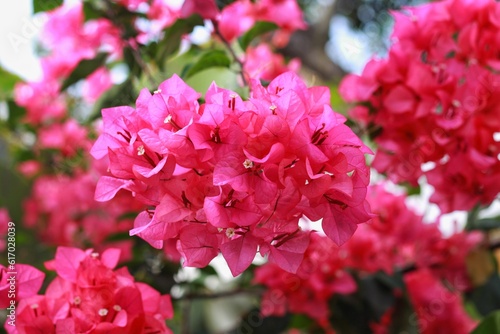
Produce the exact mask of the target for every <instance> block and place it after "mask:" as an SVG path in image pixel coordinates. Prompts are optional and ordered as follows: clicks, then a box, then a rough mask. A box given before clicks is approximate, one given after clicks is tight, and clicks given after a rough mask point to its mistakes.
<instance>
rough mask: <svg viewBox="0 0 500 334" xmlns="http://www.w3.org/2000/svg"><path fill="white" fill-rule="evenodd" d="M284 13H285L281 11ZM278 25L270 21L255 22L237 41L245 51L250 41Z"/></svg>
mask: <svg viewBox="0 0 500 334" xmlns="http://www.w3.org/2000/svg"><path fill="white" fill-rule="evenodd" d="M283 14H285V13H283ZM277 28H278V26H277V25H276V24H275V23H272V22H265V21H259V22H256V23H255V25H254V26H253V27H252V29H250V30H248V31H247V32H246V33H245V34H244V35H243V36H241V37H240V38H239V39H238V43H239V44H240V47H241V49H242V50H244V51H246V49H247V47H248V46H249V45H250V43H252V41H253V40H254V39H255V38H256V37H258V36H260V35H262V34H265V33H267V32H270V31H273V30H276V29H277Z"/></svg>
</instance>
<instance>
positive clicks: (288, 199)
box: [91, 72, 370, 275]
mask: <svg viewBox="0 0 500 334" xmlns="http://www.w3.org/2000/svg"><path fill="white" fill-rule="evenodd" d="M199 97H200V94H198V93H196V92H195V91H194V90H193V89H192V88H191V87H189V86H188V85H186V84H185V83H184V82H183V81H182V80H181V79H180V78H179V77H177V76H176V75H174V76H173V77H172V78H170V79H168V80H166V81H164V82H163V83H162V84H160V86H159V89H158V90H157V91H155V92H154V93H153V94H151V93H150V92H149V91H148V90H147V89H144V90H142V91H141V93H140V95H139V98H138V99H137V102H136V108H135V109H134V108H132V107H116V108H109V109H104V110H103V112H102V113H103V133H102V134H101V135H100V137H99V138H98V140H97V142H96V143H95V145H94V146H93V148H92V150H91V154H92V155H93V156H94V157H95V158H97V159H100V158H103V157H106V156H107V157H108V158H109V161H110V163H109V172H110V176H104V177H102V178H101V179H100V180H99V183H98V185H97V189H96V196H95V197H96V199H97V200H99V201H106V200H109V199H111V198H113V197H114V196H115V195H116V193H117V192H118V191H119V190H120V189H125V190H128V191H130V192H132V193H133V194H134V196H135V197H136V198H137V199H138V200H140V201H141V202H143V203H144V204H146V205H148V206H150V207H151V208H150V209H148V210H146V211H144V212H142V213H141V214H139V216H138V217H137V218H136V220H135V227H134V229H132V230H131V232H130V233H131V234H132V235H139V236H140V237H142V238H143V239H145V240H146V241H148V242H149V243H150V244H151V245H153V246H154V247H157V248H161V247H165V248H166V249H167V253H172V252H173V253H175V252H176V251H178V252H180V254H182V256H183V257H184V259H185V265H187V266H197V267H203V266H206V265H207V264H208V263H209V262H210V261H211V260H212V259H213V258H214V257H215V256H216V255H217V254H218V253H219V250H220V251H221V252H222V254H223V256H224V257H225V259H226V260H227V262H228V264H229V267H230V269H231V271H232V273H233V274H234V275H237V274H239V273H241V272H242V271H243V270H244V269H245V268H247V267H248V266H249V265H250V263H251V262H252V260H253V258H254V256H255V254H256V251H257V250H259V252H260V253H261V254H262V255H268V256H269V259H270V261H273V262H276V263H277V264H278V265H279V266H280V267H282V268H284V269H285V270H288V271H291V272H294V271H296V270H297V267H298V265H299V264H300V262H301V260H302V257H303V254H304V251H305V249H306V248H307V245H308V242H309V233H307V232H305V231H302V229H301V228H300V227H299V226H298V222H299V219H300V218H301V217H308V218H309V219H311V220H319V219H321V218H323V222H322V226H323V230H324V232H325V233H326V234H327V235H328V236H329V237H330V238H331V239H332V240H333V241H335V242H336V243H337V244H342V243H344V242H345V241H347V240H348V239H349V238H350V237H351V235H352V234H353V232H354V231H355V230H356V228H357V225H358V224H359V223H362V222H365V221H367V220H368V219H369V218H370V214H369V206H368V204H367V202H366V200H365V196H366V189H367V185H368V182H369V169H368V167H367V166H366V162H365V156H364V155H365V154H366V153H370V150H369V149H368V148H367V147H366V146H365V145H364V144H363V143H362V142H361V141H360V140H359V138H357V137H356V135H355V134H354V133H353V132H352V131H351V130H350V129H349V128H348V127H347V126H346V125H344V124H343V123H344V121H345V118H344V117H343V116H341V115H339V114H337V113H335V112H334V111H333V110H332V109H331V107H330V106H329V101H330V96H329V90H328V88H326V87H312V88H307V87H306V85H305V84H304V82H303V81H302V80H301V79H299V78H298V77H297V76H296V75H295V74H294V73H291V72H288V73H285V74H282V75H280V76H279V77H277V78H276V79H275V80H273V81H272V82H271V83H270V84H269V86H268V87H267V88H265V87H263V86H262V85H261V84H260V83H259V82H257V81H255V82H254V83H253V87H252V94H251V97H250V99H249V101H244V100H242V99H241V98H240V97H239V96H238V95H237V94H236V93H234V92H232V91H229V90H226V89H223V88H220V87H217V86H216V85H215V84H212V85H211V86H210V88H209V89H208V91H207V93H206V95H205V103H203V104H202V105H200V104H199V102H198V98H199Z"/></svg>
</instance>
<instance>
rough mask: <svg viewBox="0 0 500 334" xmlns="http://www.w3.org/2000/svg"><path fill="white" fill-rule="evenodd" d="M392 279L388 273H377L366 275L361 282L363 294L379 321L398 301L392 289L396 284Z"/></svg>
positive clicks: (376, 319) (360, 287)
mask: <svg viewBox="0 0 500 334" xmlns="http://www.w3.org/2000/svg"><path fill="white" fill-rule="evenodd" d="M384 276H385V277H384ZM390 279H391V278H390V277H388V276H387V275H386V274H376V275H371V276H367V277H364V278H363V279H361V280H360V282H359V289H360V292H361V295H362V296H363V298H364V299H365V301H366V303H367V305H368V306H369V307H370V311H371V312H370V313H371V314H372V315H373V316H374V319H375V321H377V322H378V321H380V319H381V318H382V316H383V315H384V314H385V312H387V310H388V309H389V308H390V307H391V306H393V305H394V303H395V301H396V298H395V296H394V294H393V291H392V290H393V287H394V286H393V283H392V281H391V280H390Z"/></svg>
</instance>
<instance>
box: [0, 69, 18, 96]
mask: <svg viewBox="0 0 500 334" xmlns="http://www.w3.org/2000/svg"><path fill="white" fill-rule="evenodd" d="M20 81H22V79H21V78H20V77H18V76H17V75H15V74H13V73H10V72H9V71H7V70H5V69H4V68H2V67H0V100H5V99H7V98H9V97H12V91H13V90H14V86H15V85H16V83H18V82H20Z"/></svg>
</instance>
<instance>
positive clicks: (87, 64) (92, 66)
mask: <svg viewBox="0 0 500 334" xmlns="http://www.w3.org/2000/svg"><path fill="white" fill-rule="evenodd" d="M106 58H108V54H107V53H99V54H98V55H97V56H95V58H92V59H83V60H81V61H80V63H79V64H78V65H77V66H76V68H75V69H74V70H73V72H71V74H70V75H69V77H68V78H66V80H64V82H63V84H62V87H61V91H63V90H65V89H66V88H68V87H69V86H71V85H72V84H74V83H76V82H78V81H80V80H82V79H84V78H86V77H88V76H89V75H90V74H92V72H94V71H95V70H97V69H98V68H99V67H101V66H103V65H104V63H105V62H106Z"/></svg>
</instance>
